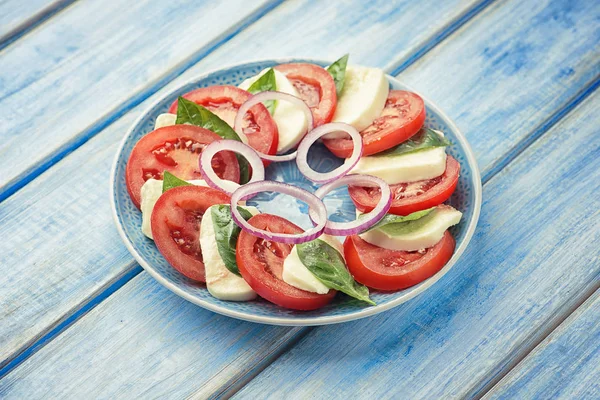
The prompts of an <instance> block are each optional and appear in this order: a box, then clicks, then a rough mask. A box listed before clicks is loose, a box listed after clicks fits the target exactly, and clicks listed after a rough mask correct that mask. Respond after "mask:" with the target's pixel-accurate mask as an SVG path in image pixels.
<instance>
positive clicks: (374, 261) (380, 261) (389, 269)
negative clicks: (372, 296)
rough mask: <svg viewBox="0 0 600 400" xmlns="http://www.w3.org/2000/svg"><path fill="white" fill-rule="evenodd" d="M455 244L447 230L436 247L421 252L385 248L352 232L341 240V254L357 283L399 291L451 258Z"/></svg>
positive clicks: (434, 271)
mask: <svg viewBox="0 0 600 400" xmlns="http://www.w3.org/2000/svg"><path fill="white" fill-rule="evenodd" d="M454 246H455V242H454V238H453V237H452V235H451V234H450V232H448V231H446V233H444V236H443V237H442V240H440V241H439V242H438V243H437V244H436V245H435V246H433V247H430V248H429V249H425V250H424V251H422V252H419V251H412V252H406V251H395V250H388V249H384V248H382V247H379V246H375V245H372V244H370V243H367V242H365V241H364V240H363V239H361V238H360V237H359V236H358V235H353V236H348V237H347V238H346V240H345V241H344V255H345V257H346V262H347V263H348V269H349V270H350V272H351V273H352V275H354V279H356V281H357V282H360V283H362V284H363V285H366V286H368V287H370V288H373V289H379V290H400V289H405V288H407V287H410V286H414V285H416V284H417V283H420V282H423V281H424V280H425V279H427V278H429V277H431V276H433V275H434V274H435V273H436V272H438V271H439V270H440V269H442V267H443V266H444V265H446V263H447V262H448V260H450V257H452V253H453V252H454Z"/></svg>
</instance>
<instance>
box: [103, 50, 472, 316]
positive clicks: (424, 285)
mask: <svg viewBox="0 0 600 400" xmlns="http://www.w3.org/2000/svg"><path fill="white" fill-rule="evenodd" d="M290 62H308V63H313V64H317V65H328V64H330V61H326V60H320V59H310V58H293V57H285V58H267V59H253V60H250V61H248V62H245V63H235V64H229V65H225V66H222V67H220V68H214V69H212V70H210V71H207V72H205V73H202V74H199V75H197V76H194V77H192V78H190V79H188V80H186V81H185V82H182V83H181V84H180V85H179V86H178V87H177V88H175V89H173V90H171V91H169V92H168V93H166V94H165V95H164V96H161V97H160V98H159V99H157V100H156V101H154V102H153V103H152V104H151V105H150V106H149V107H148V108H146V109H145V110H144V111H143V112H142V113H141V114H140V115H139V117H138V118H137V119H136V120H135V121H134V122H133V124H132V125H131V126H130V128H129V129H128V130H127V133H126V134H125V136H124V137H123V139H122V140H121V142H120V144H119V147H118V149H117V152H116V154H115V158H114V160H113V163H112V166H111V170H110V182H109V184H110V200H111V201H110V203H111V211H112V217H113V221H114V223H115V225H116V227H117V231H118V232H119V236H120V237H121V240H122V241H123V243H124V244H125V247H126V248H127V250H128V251H129V253H130V254H131V255H132V256H133V257H134V258H135V260H136V261H137V262H138V263H139V264H140V265H141V266H142V268H144V270H145V271H146V272H148V273H149V274H150V275H151V276H152V277H153V278H154V279H155V280H156V281H157V282H158V283H160V284H161V285H163V286H164V287H166V288H167V289H169V290H170V291H172V292H173V293H175V294H177V295H178V296H180V297H182V298H184V299H186V300H188V301H189V302H191V303H193V304H196V305H198V306H201V307H203V308H205V309H207V310H210V311H213V312H215V313H218V314H221V315H225V316H228V317H233V318H236V319H240V320H244V321H249V322H256V323H262V324H269V325H279V326H316V325H329V324H336V323H341V322H348V321H354V320H357V319H361V318H365V317H369V316H372V315H375V314H379V313H381V312H383V311H386V310H389V309H391V308H393V307H396V306H398V305H400V304H402V303H405V302H407V301H409V300H411V299H412V298H414V297H416V296H417V295H419V294H421V293H423V292H424V291H425V290H427V289H429V288H430V287H431V286H432V285H433V284H434V283H436V282H437V281H439V280H440V279H441V278H442V277H443V276H444V275H446V273H447V272H448V271H449V270H450V269H451V268H452V267H453V266H454V264H456V262H457V261H458V259H459V258H460V257H461V256H462V254H463V253H464V251H465V249H466V248H467V246H468V245H469V243H470V241H471V238H472V237H473V234H474V232H475V229H476V227H477V223H478V221H479V214H480V211H481V203H482V184H481V175H480V172H479V166H478V164H477V161H476V159H475V155H474V154H473V150H472V149H471V146H470V145H469V142H468V141H467V139H466V138H465V137H464V135H463V134H462V132H461V131H460V129H458V127H457V126H456V124H455V123H454V121H452V120H451V119H450V118H449V117H448V116H447V115H446V114H445V113H444V112H443V111H442V110H441V109H440V108H439V107H438V106H437V105H435V103H433V102H432V101H431V100H429V99H428V98H426V97H424V96H423V95H421V94H419V96H421V97H422V98H423V101H424V102H425V105H426V107H427V108H430V109H432V110H434V111H435V113H436V114H437V116H438V117H439V118H440V119H442V120H443V121H444V122H445V123H446V124H447V125H448V126H449V127H450V128H451V130H452V133H453V134H454V135H455V136H456V138H457V139H458V141H459V142H460V147H461V148H462V150H463V151H464V153H465V156H466V157H465V158H466V161H467V163H468V166H469V168H470V170H471V173H472V177H471V181H472V183H473V186H474V202H473V205H472V207H473V210H472V211H473V215H472V218H471V220H470V221H469V224H468V226H467V228H466V231H465V236H464V239H463V241H462V243H461V244H460V245H459V246H458V247H457V248H456V249H455V251H454V254H453V255H452V258H450V260H449V261H448V263H446V265H445V266H444V267H443V268H442V269H441V270H440V271H438V272H437V273H436V274H435V275H433V276H431V277H430V278H428V279H426V280H425V281H423V282H421V283H419V284H417V285H415V286H413V288H414V290H410V291H408V292H406V294H402V295H400V296H398V297H397V298H396V299H393V300H391V301H389V302H387V303H384V304H381V305H376V306H370V307H365V308H364V309H361V310H359V311H356V312H350V313H348V314H344V315H332V316H319V317H302V316H293V317H287V318H283V317H276V316H262V315H255V314H251V313H246V312H241V311H236V310H232V309H229V308H226V307H222V306H220V305H217V304H213V303H210V302H208V301H205V300H203V299H199V298H197V297H195V296H193V295H191V294H189V293H187V292H185V291H184V290H183V289H181V288H180V287H179V286H178V285H176V284H174V283H171V282H169V281H168V280H167V279H166V278H164V277H163V276H161V274H160V273H159V272H158V271H157V270H155V269H154V268H153V267H152V266H151V265H150V264H149V263H148V262H147V261H146V260H145V259H144V257H142V255H141V254H139V253H138V251H137V250H136V249H135V248H134V247H133V244H132V242H131V241H130V240H129V238H128V237H127V234H126V232H125V229H124V228H123V226H122V224H121V223H120V221H119V216H118V212H119V211H118V210H117V195H116V191H115V188H116V185H117V179H116V171H117V167H118V164H119V158H120V156H121V153H122V152H123V149H124V147H125V145H126V142H127V139H128V138H129V137H130V136H131V135H132V134H133V133H134V130H135V129H136V127H137V126H138V125H139V124H140V122H141V121H142V120H143V119H144V118H145V117H146V115H148V114H149V113H150V112H151V111H152V110H153V109H155V108H156V107H157V106H158V105H159V104H160V103H161V102H162V101H164V99H165V98H168V97H171V96H174V95H175V94H177V93H178V92H180V91H181V89H182V88H183V87H185V86H188V85H192V84H194V83H196V82H199V81H201V80H203V79H206V78H207V77H208V76H210V75H212V74H215V73H218V72H220V71H223V70H227V69H232V68H236V67H241V66H246V67H248V66H251V65H253V64H267V63H271V64H283V63H290ZM386 77H387V79H388V80H389V81H390V82H393V83H396V84H399V85H401V86H404V87H405V88H407V89H409V90H411V91H414V92H415V93H418V92H417V91H415V90H413V89H412V88H411V87H410V86H408V85H406V84H404V83H402V82H400V81H399V80H398V79H396V78H395V77H393V76H391V75H389V74H387V73H386ZM407 289H410V288H407Z"/></svg>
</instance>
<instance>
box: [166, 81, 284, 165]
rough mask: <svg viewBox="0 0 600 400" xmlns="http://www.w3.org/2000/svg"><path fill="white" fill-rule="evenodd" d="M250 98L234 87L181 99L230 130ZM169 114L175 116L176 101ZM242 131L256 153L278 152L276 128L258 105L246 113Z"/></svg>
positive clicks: (204, 90) (211, 88)
mask: <svg viewBox="0 0 600 400" xmlns="http://www.w3.org/2000/svg"><path fill="white" fill-rule="evenodd" d="M251 96H252V94H251V93H249V92H247V91H245V90H242V89H240V88H237V87H235V86H209V87H206V88H200V89H196V90H192V91H191V92H189V93H186V94H184V95H183V97H184V98H186V99H188V100H190V101H193V102H194V103H196V104H200V105H201V106H203V107H205V108H207V109H209V110H210V111H212V112H213V113H215V114H216V115H217V116H218V117H219V118H221V119H222V120H223V121H225V122H227V123H228V124H229V126H231V127H233V122H234V121H235V116H236V115H237V112H238V110H239V109H240V107H241V105H242V104H244V102H245V101H246V100H248V99H249V98H250V97H251ZM169 112H170V113H172V114H177V101H175V102H174V103H173V104H171V108H169ZM242 131H243V132H244V133H245V134H246V135H247V136H248V144H249V145H250V146H251V147H252V148H254V149H255V150H258V151H260V152H261V153H265V154H275V153H276V152H277V144H278V141H279V134H278V131H277V124H276V123H275V121H274V120H273V118H271V114H269V110H267V108H266V107H265V106H264V105H262V104H257V105H255V106H254V107H252V108H251V109H250V111H249V112H248V113H246V117H245V118H244V126H243V127H242Z"/></svg>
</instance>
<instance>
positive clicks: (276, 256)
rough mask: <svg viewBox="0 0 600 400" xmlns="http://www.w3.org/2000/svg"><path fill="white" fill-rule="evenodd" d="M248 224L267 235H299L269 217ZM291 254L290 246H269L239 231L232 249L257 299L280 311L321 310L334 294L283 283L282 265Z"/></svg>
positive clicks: (257, 217) (288, 225)
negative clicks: (263, 300) (273, 233)
mask: <svg viewBox="0 0 600 400" xmlns="http://www.w3.org/2000/svg"><path fill="white" fill-rule="evenodd" d="M248 222H249V223H250V224H251V225H252V226H255V227H257V228H260V229H268V230H270V231H271V232H277V233H290V234H297V233H301V232H302V229H301V228H300V227H298V226H297V225H294V224H293V223H291V222H290V221H288V220H286V219H284V218H281V217H278V216H276V215H271V214H258V215H255V216H254V217H252V218H250V219H249V220H248ZM291 250H292V245H291V244H283V243H276V242H270V241H268V240H264V239H261V238H258V237H256V236H253V235H251V234H250V233H248V232H246V231H242V232H241V233H240V236H239V237H238V242H237V247H236V260H237V264H238V267H239V269H240V272H241V274H242V277H243V278H244V279H245V280H246V282H248V284H249V285H250V287H251V288H252V289H253V290H254V291H255V292H256V293H258V294H259V296H260V297H262V298H264V299H266V300H268V301H270V302H271V303H275V304H277V305H279V306H281V307H285V308H290V309H292V310H315V309H317V308H320V307H323V306H324V305H326V304H327V303H329V302H330V301H331V299H333V297H334V296H335V294H336V291H335V290H330V291H329V293H327V294H318V293H311V292H307V291H305V290H301V289H298V288H296V287H294V286H291V285H288V284H287V283H285V282H284V281H283V278H282V277H281V275H282V273H283V261H284V260H285V258H286V257H287V255H288V254H290V252H291Z"/></svg>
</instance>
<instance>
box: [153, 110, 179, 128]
mask: <svg viewBox="0 0 600 400" xmlns="http://www.w3.org/2000/svg"><path fill="white" fill-rule="evenodd" d="M176 120H177V115H175V114H169V113H164V114H160V115H159V116H158V117H156V122H155V123H154V129H158V128H162V127H164V126H171V125H175V121H176Z"/></svg>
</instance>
